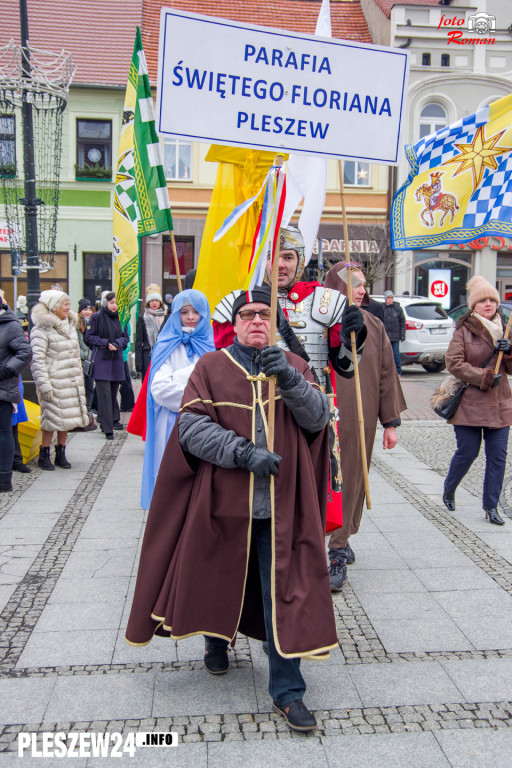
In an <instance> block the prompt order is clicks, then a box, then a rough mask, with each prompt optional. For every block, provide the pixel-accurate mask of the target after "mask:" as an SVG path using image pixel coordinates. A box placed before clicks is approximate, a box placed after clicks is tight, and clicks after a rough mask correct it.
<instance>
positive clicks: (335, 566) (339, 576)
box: [329, 559, 347, 592]
mask: <svg viewBox="0 0 512 768" xmlns="http://www.w3.org/2000/svg"><path fill="white" fill-rule="evenodd" d="M346 579H347V566H346V565H345V564H344V563H340V561H339V560H336V559H333V560H331V562H330V563H329V586H330V588H331V592H339V591H340V589H341V588H342V586H343V584H344V583H345V581H346Z"/></svg>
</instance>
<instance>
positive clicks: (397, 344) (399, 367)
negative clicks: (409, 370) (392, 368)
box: [391, 341, 402, 376]
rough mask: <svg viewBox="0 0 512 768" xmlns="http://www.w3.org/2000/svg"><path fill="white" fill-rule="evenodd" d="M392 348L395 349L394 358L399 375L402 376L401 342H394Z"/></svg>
mask: <svg viewBox="0 0 512 768" xmlns="http://www.w3.org/2000/svg"><path fill="white" fill-rule="evenodd" d="M391 347H392V349H393V357H394V358H395V365H396V370H397V373H398V375H399V376H400V375H401V374H402V361H401V360H400V342H399V341H392V342H391Z"/></svg>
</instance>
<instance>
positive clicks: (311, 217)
mask: <svg viewBox="0 0 512 768" xmlns="http://www.w3.org/2000/svg"><path fill="white" fill-rule="evenodd" d="M315 35H318V36H319V37H332V34H331V9H330V6H329V0H322V7H321V8H320V13H319V14H318V20H317V23H316V29H315ZM326 184H327V160H326V159H325V158H324V157H314V156H310V155H290V157H289V160H288V175H287V177H286V203H285V207H284V211H283V221H282V226H283V227H284V226H286V225H287V224H289V222H290V219H291V217H292V216H293V214H294V213H295V211H296V209H297V206H298V205H299V204H300V202H301V200H304V204H303V206H302V213H301V215H300V218H299V229H300V231H301V232H302V236H303V238H304V245H305V256H306V264H307V263H308V262H309V260H310V259H311V254H312V253H313V247H314V245H315V240H316V238H317V236H318V229H319V227H320V220H321V218H322V211H323V209H324V203H325V188H326Z"/></svg>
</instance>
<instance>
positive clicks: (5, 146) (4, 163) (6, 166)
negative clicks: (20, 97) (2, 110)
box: [0, 115, 16, 176]
mask: <svg viewBox="0 0 512 768" xmlns="http://www.w3.org/2000/svg"><path fill="white" fill-rule="evenodd" d="M0 174H1V175H2V176H16V118H15V117H14V115H0Z"/></svg>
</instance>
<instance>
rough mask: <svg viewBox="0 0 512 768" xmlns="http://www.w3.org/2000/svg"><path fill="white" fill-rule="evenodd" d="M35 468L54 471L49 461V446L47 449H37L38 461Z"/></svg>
mask: <svg viewBox="0 0 512 768" xmlns="http://www.w3.org/2000/svg"><path fill="white" fill-rule="evenodd" d="M37 466H38V467H40V468H41V469H46V470H48V471H49V472H53V471H54V470H55V467H54V466H53V464H52V462H51V459H50V446H48V447H47V448H43V446H41V447H40V448H39V459H38V461H37Z"/></svg>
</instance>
